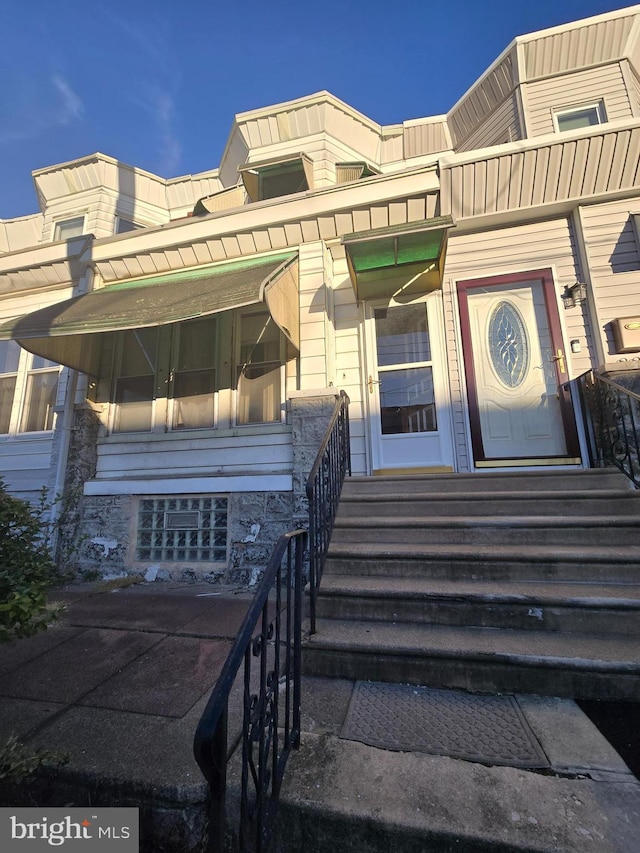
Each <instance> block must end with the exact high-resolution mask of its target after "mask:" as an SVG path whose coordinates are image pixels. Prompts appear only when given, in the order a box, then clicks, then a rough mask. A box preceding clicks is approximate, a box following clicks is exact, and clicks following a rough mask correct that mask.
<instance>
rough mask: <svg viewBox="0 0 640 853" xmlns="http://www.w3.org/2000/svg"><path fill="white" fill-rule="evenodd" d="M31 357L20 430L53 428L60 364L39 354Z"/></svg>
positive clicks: (32, 430) (35, 430)
mask: <svg viewBox="0 0 640 853" xmlns="http://www.w3.org/2000/svg"><path fill="white" fill-rule="evenodd" d="M30 358H31V364H30V367H29V372H28V373H27V385H26V391H25V399H24V406H23V408H22V419H21V421H20V432H38V431H39V430H49V429H53V418H54V406H55V404H56V395H57V393H58V376H59V370H60V368H59V367H58V365H57V364H55V363H54V362H53V361H48V359H46V358H42V357H41V356H39V355H33V356H30Z"/></svg>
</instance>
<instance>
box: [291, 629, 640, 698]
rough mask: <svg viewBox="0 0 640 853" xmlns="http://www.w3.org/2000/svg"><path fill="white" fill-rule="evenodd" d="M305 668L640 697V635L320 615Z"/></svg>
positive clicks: (467, 686)
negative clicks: (596, 634) (537, 630)
mask: <svg viewBox="0 0 640 853" xmlns="http://www.w3.org/2000/svg"><path fill="white" fill-rule="evenodd" d="M303 672H304V673H305V674H306V675H316V676H325V677H330V678H354V679H360V680H371V681H392V682H399V683H407V684H425V685H429V686H430V687H447V688H456V689H463V690H469V691H472V692H478V693H504V692H507V693H535V694H541V695H546V696H565V697H576V698H584V699H596V698H597V699H611V700H621V701H622V700H624V701H634V702H638V701H640V643H638V639H637V637H634V636H632V637H626V636H621V635H615V636H609V637H597V636H593V635H591V634H559V633H552V632H534V631H516V630H506V629H496V628H475V627H474V628H469V627H453V626H447V625H421V624H417V623H404V624H400V623H396V624H391V623H387V622H375V621H354V620H349V621H348V620H336V619H326V620H325V619H320V620H318V623H317V633H315V634H313V635H312V636H309V637H307V639H306V640H305V643H304V648H303Z"/></svg>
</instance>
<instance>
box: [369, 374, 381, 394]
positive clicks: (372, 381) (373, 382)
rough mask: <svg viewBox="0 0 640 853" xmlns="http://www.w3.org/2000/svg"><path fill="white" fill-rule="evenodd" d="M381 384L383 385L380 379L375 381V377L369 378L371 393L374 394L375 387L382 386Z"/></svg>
mask: <svg viewBox="0 0 640 853" xmlns="http://www.w3.org/2000/svg"><path fill="white" fill-rule="evenodd" d="M381 384H382V383H381V380H380V379H374V378H373V376H369V393H370V394H373V386H374V385H381Z"/></svg>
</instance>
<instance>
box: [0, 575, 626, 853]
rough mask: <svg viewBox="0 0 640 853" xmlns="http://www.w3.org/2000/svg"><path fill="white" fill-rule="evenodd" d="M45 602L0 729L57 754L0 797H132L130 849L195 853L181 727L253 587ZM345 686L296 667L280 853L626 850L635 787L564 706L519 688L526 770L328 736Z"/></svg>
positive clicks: (10, 649) (139, 590)
mask: <svg viewBox="0 0 640 853" xmlns="http://www.w3.org/2000/svg"><path fill="white" fill-rule="evenodd" d="M58 598H62V599H64V600H66V602H67V604H68V610H67V612H66V614H65V615H64V616H63V618H62V619H61V621H60V622H59V624H57V625H56V626H54V627H53V628H51V629H50V630H49V631H47V632H46V633H44V634H41V635H39V636H36V637H33V638H31V639H28V640H21V641H19V642H16V643H13V644H10V645H6V646H2V647H0V737H2V738H3V739H6V737H7V736H8V735H9V734H11V733H15V734H18V735H20V736H21V737H22V738H23V740H24V741H25V742H27V743H29V744H32V745H34V746H37V747H43V748H46V749H47V750H52V751H55V752H57V753H60V754H64V755H66V757H67V759H68V761H67V763H66V764H64V765H56V764H54V765H52V766H50V767H49V768H48V769H47V770H46V771H45V772H44V773H42V774H41V776H40V777H39V778H38V779H37V780H36V781H35V782H33V781H31V782H29V783H27V784H25V785H23V786H22V787H20V786H16V785H14V784H13V783H9V784H4V785H0V793H1V796H2V804H6V805H20V804H32V803H33V802H34V799H35V801H36V802H38V803H40V804H42V805H59V804H64V805H68V804H73V805H79V806H81V805H85V804H87V803H89V802H91V803H93V804H95V805H116V804H120V805H137V806H139V807H140V808H141V827H142V837H141V847H140V849H141V851H144V853H147V851H154V853H159V851H162V853H197V851H199V850H200V849H201V841H202V837H203V830H204V825H205V817H206V812H205V799H206V793H207V792H206V786H205V784H204V781H203V779H202V777H201V775H200V772H199V769H198V767H197V765H196V763H195V760H194V758H193V753H192V741H193V734H194V731H195V727H196V724H197V722H198V719H199V717H200V714H201V712H202V709H203V708H204V705H205V704H206V701H207V699H208V696H209V693H210V690H211V688H212V686H213V684H214V682H215V680H216V677H217V674H218V671H219V668H220V666H221V664H222V661H223V660H224V657H225V655H226V653H227V651H228V649H229V647H230V644H231V641H232V639H233V637H234V636H235V633H236V631H237V629H238V627H239V625H240V623H241V621H242V618H243V616H244V613H245V612H246V608H247V606H248V604H249V601H250V596H241V595H234V594H233V593H232V592H231V591H219V590H216V589H215V587H211V586H204V587H198V586H184V587H176V586H173V585H168V584H153V585H152V584H149V585H144V586H138V587H135V586H134V587H130V588H127V589H121V590H118V591H114V592H106V591H102V592H101V591H98V590H97V589H96V588H95V587H90V586H84V587H81V588H75V589H72V590H69V591H67V592H65V593H64V594H62V595H61V596H58ZM354 685H355V682H353V681H350V680H344V679H343V680H335V679H324V678H315V677H305V678H304V683H303V691H302V694H303V720H302V727H303V735H302V748H301V750H300V751H299V752H298V753H295V754H294V755H293V757H292V758H291V760H290V765H289V768H288V771H287V775H286V777H285V779H286V781H285V786H284V791H283V797H282V807H281V814H280V819H279V833H280V837H279V840H278V845H277V847H276V853H278V851H279V853H299V851H301V850H305V851H306V853H323V851H325V850H326V851H329V850H331V851H334V850H335V849H336V848H339V849H341V850H343V851H354V853H355V851H358V853H381V851H385V853H390V851H402V853H414V851H415V853H418V851H420V853H424V851H430V853H431V851H434V853H439V851H453V850H455V851H464V853H475V851H489V850H490V851H492V853H494V851H528V850H530V851H551V850H553V851H574V850H575V851H578V850H580V853H585V851H586V853H588V851H593V853H609V851H612V853H613V851H615V853H636V851H637V849H638V847H637V839H638V837H640V783H638V782H637V781H636V780H635V778H634V777H633V776H632V775H631V773H630V772H629V770H628V769H627V767H626V766H625V765H624V763H623V762H622V760H621V759H620V758H619V757H618V756H617V754H616V753H615V752H614V751H613V749H612V748H611V747H610V746H609V744H608V743H607V742H606V741H605V740H604V738H603V737H602V736H601V735H600V734H599V732H598V731H597V730H596V729H595V728H594V727H593V726H592V724H591V723H590V722H589V721H588V720H587V718H586V717H585V716H584V715H583V714H582V713H581V711H580V710H579V709H578V708H577V706H576V705H575V704H574V703H573V702H571V701H570V700H561V699H554V698H551V699H545V698H540V697H529V696H518V697H517V702H518V705H519V708H520V709H521V712H522V713H523V714H524V716H525V717H526V719H527V722H528V725H529V726H530V728H531V729H532V731H533V732H534V733H535V735H536V737H537V738H538V740H539V742H540V744H541V747H542V749H543V750H544V752H545V755H546V756H547V759H548V763H549V769H547V770H545V771H544V772H537V771H525V770H522V769H517V768H513V767H509V766H501V767H495V766H493V767H492V766H484V765H482V764H480V763H477V762H472V761H464V760H460V759H454V758H451V757H448V756H443V755H428V754H424V753H418V752H414V751H408V752H392V751H389V750H385V749H378V748H375V747H372V746H367V745H365V744H362V743H358V742H355V741H350V740H346V739H342V738H340V737H339V734H340V732H341V731H342V726H343V723H344V720H345V717H346V714H347V711H348V708H349V703H350V700H351V697H352V694H353V690H354ZM235 724H237V721H235V722H234V721H233V720H232V725H235Z"/></svg>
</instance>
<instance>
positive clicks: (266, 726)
mask: <svg viewBox="0 0 640 853" xmlns="http://www.w3.org/2000/svg"><path fill="white" fill-rule="evenodd" d="M306 540H307V532H306V531H305V530H296V531H293V532H291V533H286V534H285V535H284V536H281V537H280V539H279V540H278V542H277V544H276V547H275V549H274V552H273V554H272V556H271V559H270V561H269V565H268V566H267V569H266V571H265V573H264V575H263V577H262V580H261V582H260V585H259V587H258V591H257V592H256V595H255V597H254V599H253V602H252V603H251V606H250V607H249V610H248V611H247V614H246V616H245V618H244V621H243V623H242V626H241V628H240V631H239V632H238V635H237V637H236V639H235V642H234V643H233V646H232V648H231V651H230V652H229V656H228V657H227V660H226V663H225V664H224V667H223V669H222V672H221V673H220V676H219V678H218V681H217V682H216V685H215V688H214V690H213V693H212V694H211V697H210V699H209V702H208V704H207V707H206V708H205V711H204V713H203V714H202V717H201V718H200V722H199V724H198V728H197V730H196V734H195V739H194V754H195V757H196V760H197V762H198V764H199V766H200V769H201V770H202V773H203V774H204V777H205V779H206V780H207V782H208V784H209V792H210V808H209V831H208V846H207V851H208V853H222V851H224V850H225V849H226V846H225V845H226V841H225V833H226V826H227V823H226V794H227V766H228V763H229V760H230V759H231V756H232V755H233V753H234V751H235V749H236V747H237V746H238V745H239V742H241V746H242V752H241V756H242V761H241V766H242V770H241V779H240V815H239V820H238V824H239V825H238V837H237V839H234V840H233V846H234V847H235V846H236V845H237V846H238V847H239V849H240V850H241V851H243V853H245V851H255V853H266V851H267V850H268V849H269V844H270V840H271V836H272V833H273V827H274V820H275V815H276V810H277V805H278V796H279V791H280V785H281V783H282V778H283V776H284V770H285V766H286V763H287V759H288V757H289V754H290V752H291V750H292V749H296V748H297V747H298V746H299V743H300V683H301V643H302V593H303V586H304V573H303V566H304V554H305V549H306ZM243 663H244V672H243V674H242V681H241V680H240V678H238V679H237V686H236V690H238V689H241V700H240V701H238V705H239V706H240V709H241V711H240V715H239V716H240V720H239V721H238V722H239V729H240V731H238V732H234V731H233V730H232V727H231V726H230V722H231V723H232V722H233V715H232V714H230V699H232V698H233V688H234V683H236V678H237V676H238V673H239V670H240V668H241V666H242V665H243Z"/></svg>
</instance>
